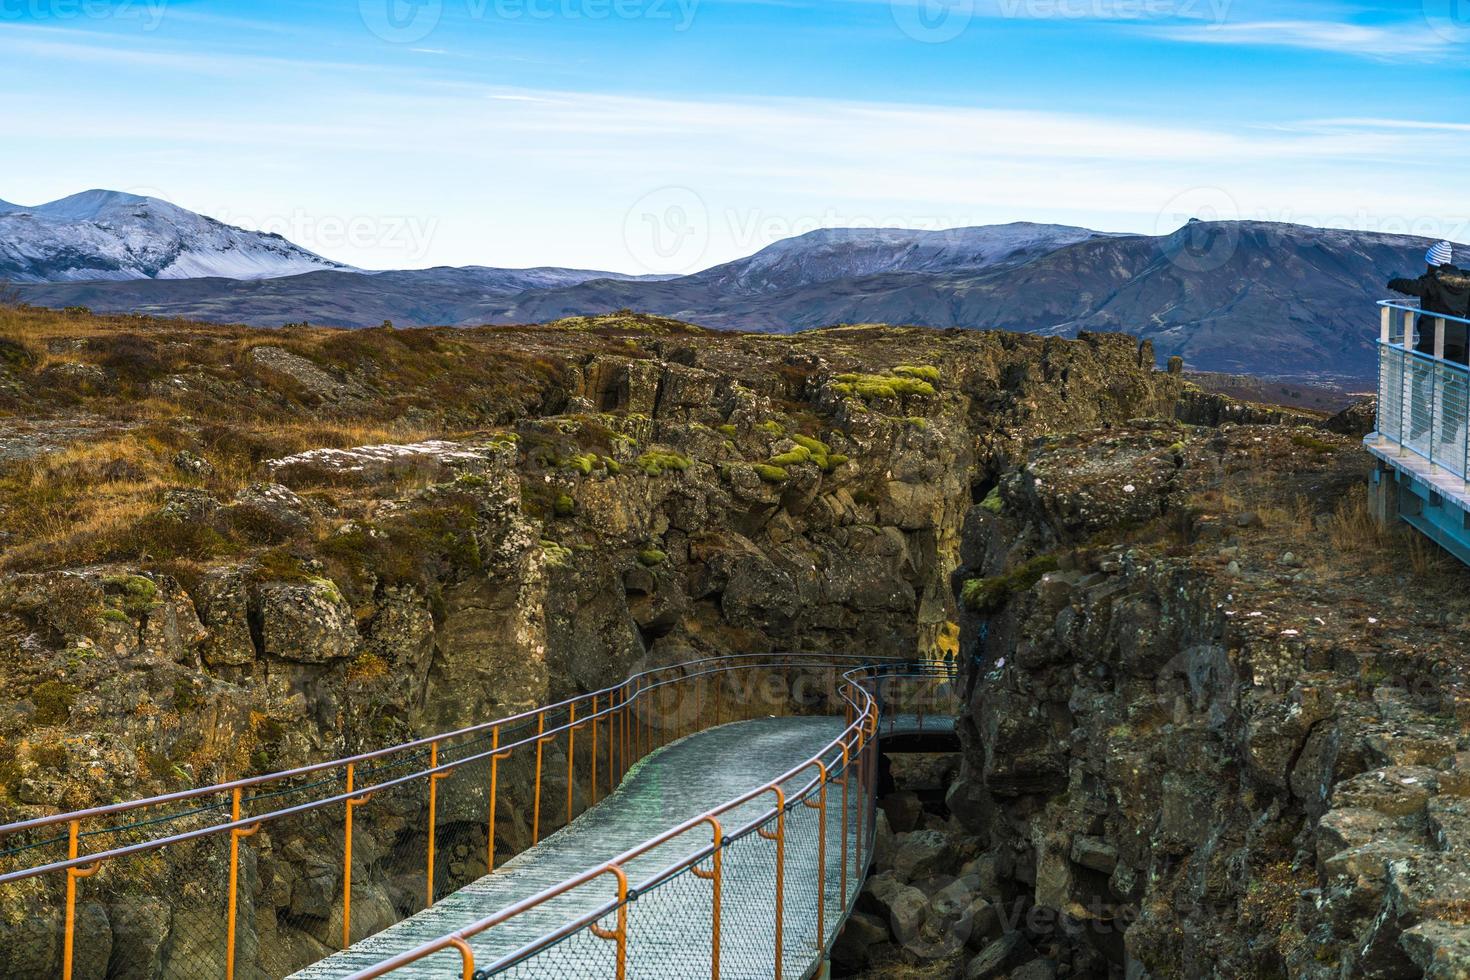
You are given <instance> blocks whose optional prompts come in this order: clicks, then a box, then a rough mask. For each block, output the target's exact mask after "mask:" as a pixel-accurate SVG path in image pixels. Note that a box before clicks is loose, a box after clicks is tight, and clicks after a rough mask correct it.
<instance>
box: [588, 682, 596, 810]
mask: <svg viewBox="0 0 1470 980" xmlns="http://www.w3.org/2000/svg"><path fill="white" fill-rule="evenodd" d="M587 786H588V788H589V789H590V790H591V792H590V793H588V798H589V799H591V801H592V802H593V803H594V804H595V803H596V802H597V695H595V694H594V695H592V777H591V778H590V779H588V780H587Z"/></svg>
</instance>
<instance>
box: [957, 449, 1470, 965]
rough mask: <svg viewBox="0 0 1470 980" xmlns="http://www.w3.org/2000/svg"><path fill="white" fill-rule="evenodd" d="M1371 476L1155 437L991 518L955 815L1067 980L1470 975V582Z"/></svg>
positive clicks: (1054, 466) (1044, 475)
mask: <svg viewBox="0 0 1470 980" xmlns="http://www.w3.org/2000/svg"><path fill="white" fill-rule="evenodd" d="M1366 468H1367V467H1366V464H1365V462H1364V461H1363V459H1362V457H1361V453H1360V451H1359V450H1358V448H1357V446H1356V442H1355V440H1353V439H1351V438H1340V437H1337V436H1324V434H1323V433H1322V431H1321V430H1320V429H1317V428H1306V427H1294V426H1291V425H1289V424H1285V425H1283V424H1272V425H1266V424H1245V425H1241V424H1234V423H1226V424H1223V425H1220V426H1218V427H1209V428H1207V427H1196V426H1191V425H1184V424H1178V423H1175V424H1168V423H1164V422H1136V423H1132V424H1130V425H1128V426H1124V427H1115V428H1113V429H1110V430H1107V431H1095V432H1091V433H1077V434H1073V435H1070V436H1067V437H1064V438H1062V439H1058V440H1051V441H1047V442H1045V443H1043V444H1041V445H1038V446H1036V447H1033V449H1032V451H1031V453H1030V454H1029V455H1028V457H1027V458H1026V460H1025V461H1024V462H1021V463H1019V465H1017V466H1015V467H1013V468H1012V469H1011V470H1010V471H1009V472H1007V473H1006V474H1004V475H1003V476H1002V477H1001V478H1000V479H999V480H998V483H997V491H996V494H995V495H994V496H993V497H992V498H991V499H990V500H989V501H988V502H987V503H988V506H978V507H976V508H974V509H973V510H972V511H971V512H970V515H969V518H968V520H967V523H966V530H965V535H964V541H965V543H964V548H963V551H964V564H965V571H964V572H963V573H962V574H961V575H960V576H959V577H958V579H957V582H958V584H959V589H958V591H959V594H960V595H961V596H963V597H964V599H965V600H966V603H965V604H966V607H967V612H966V619H965V622H964V628H963V644H964V658H963V659H964V663H965V665H966V676H967V681H966V683H967V685H968V686H967V695H968V702H969V708H968V710H967V712H966V714H965V717H964V718H963V723H962V726H961V728H962V736H963V738H964V741H965V743H966V752H965V754H964V765H963V769H962V772H961V774H960V776H959V778H958V779H957V780H956V781H955V783H954V785H953V786H952V787H951V789H950V792H949V799H948V803H949V811H950V812H951V813H952V814H953V817H954V819H956V820H958V821H960V822H961V823H963V825H964V826H965V827H966V829H967V830H968V831H969V832H970V833H973V834H975V835H977V836H978V837H979V838H980V839H981V840H982V842H983V845H982V857H983V858H985V859H986V860H988V861H990V862H992V865H993V867H994V868H995V869H996V871H997V881H996V884H995V890H996V892H997V893H998V895H997V896H994V897H996V900H998V901H1002V902H1004V903H1009V904H1012V905H1018V906H1020V907H1021V908H1024V909H1027V910H1029V911H1030V912H1035V913H1039V920H1037V919H1034V918H1027V917H1024V916H1023V917H1022V918H1021V919H1019V920H1017V919H1013V920H1012V921H1019V922H1021V925H1019V926H1018V927H1017V932H1018V933H1019V934H1020V936H1021V938H1024V939H1025V940H1026V941H1027V942H1029V943H1031V944H1033V945H1037V946H1043V945H1044V946H1049V947H1050V948H1051V949H1052V950H1053V956H1054V965H1055V968H1056V976H1073V977H1094V976H1097V977H1106V976H1113V977H1120V978H1121V977H1127V978H1130V980H1132V978H1144V977H1158V978H1163V977H1181V978H1183V977H1278V976H1289V977H1294V978H1312V980H1326V978H1329V977H1331V978H1339V977H1378V978H1386V977H1403V978H1411V977H1435V978H1440V977H1444V978H1448V977H1464V976H1467V975H1470V959H1467V952H1466V951H1467V946H1466V935H1467V932H1466V930H1467V928H1470V927H1467V926H1466V924H1465V923H1466V916H1465V909H1466V908H1470V906H1467V904H1466V899H1467V898H1470V894H1467V888H1470V875H1467V869H1470V864H1467V859H1470V852H1467V851H1466V849H1465V838H1464V837H1463V836H1462V833H1463V826H1462V824H1463V820H1464V818H1465V813H1466V800H1465V794H1466V792H1467V789H1466V779H1467V776H1470V758H1467V755H1466V753H1465V750H1466V748H1467V747H1470V741H1467V739H1466V736H1465V735H1464V734H1463V733H1464V731H1465V724H1466V721H1467V720H1470V716H1467V713H1466V707H1465V705H1466V700H1465V694H1466V690H1465V683H1466V682H1465V674H1464V672H1463V669H1464V665H1465V658H1466V646H1465V639H1464V637H1465V632H1464V631H1465V623H1466V622H1467V619H1466V617H1467V615H1470V606H1467V603H1466V602H1465V600H1464V598H1463V596H1464V592H1463V585H1464V581H1465V573H1464V571H1463V569H1462V568H1460V567H1459V566H1458V565H1456V564H1454V563H1453V562H1450V561H1448V560H1447V559H1445V558H1443V557H1439V556H1435V555H1433V554H1431V553H1429V552H1428V550H1427V549H1425V547H1424V546H1423V545H1422V544H1421V543H1417V542H1415V541H1413V540H1412V539H1408V538H1404V537H1400V536H1398V535H1396V534H1392V533H1385V532H1382V531H1380V530H1379V529H1378V528H1376V527H1375V526H1374V525H1373V524H1372V522H1371V521H1370V520H1369V519H1368V518H1367V515H1366V514H1365V513H1364V511H1363V507H1362V504H1361V496H1360V494H1361V491H1360V489H1359V487H1360V486H1361V481H1362V479H1363V478H1364V475H1365V472H1366ZM986 975H989V974H986ZM1013 975H1017V974H1013Z"/></svg>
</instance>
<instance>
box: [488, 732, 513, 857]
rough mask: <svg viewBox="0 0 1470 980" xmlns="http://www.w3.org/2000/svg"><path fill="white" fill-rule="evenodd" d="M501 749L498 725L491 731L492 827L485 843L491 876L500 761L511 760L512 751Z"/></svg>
mask: <svg viewBox="0 0 1470 980" xmlns="http://www.w3.org/2000/svg"><path fill="white" fill-rule="evenodd" d="M499 748H500V726H499V725H496V726H495V727H494V728H492V729H490V825H489V826H488V827H487V828H486V834H487V836H488V838H489V839H488V840H487V841H486V843H485V848H486V850H487V852H488V853H487V854H486V856H485V873H486V874H490V873H491V872H493V871H494V870H495V806H496V801H497V800H498V799H499V797H500V785H499V782H500V760H501V759H509V758H510V750H506V751H505V752H500V751H497V750H498V749H499Z"/></svg>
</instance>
